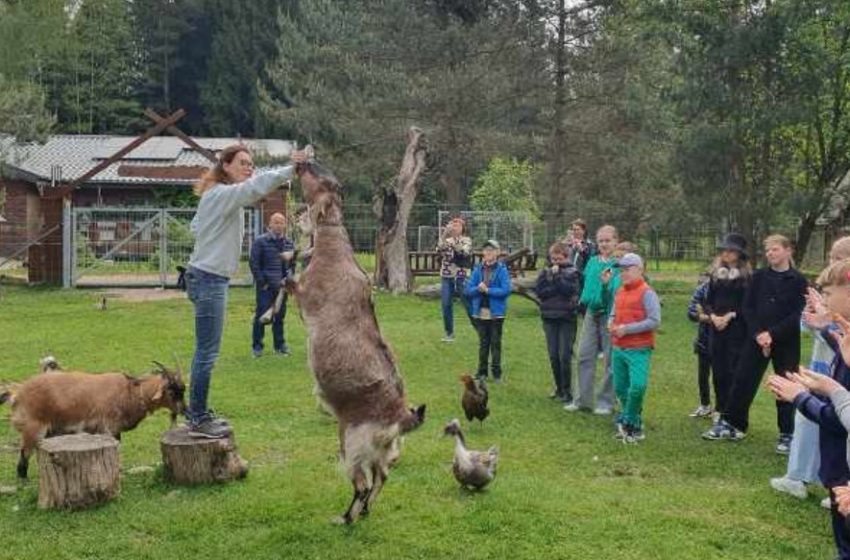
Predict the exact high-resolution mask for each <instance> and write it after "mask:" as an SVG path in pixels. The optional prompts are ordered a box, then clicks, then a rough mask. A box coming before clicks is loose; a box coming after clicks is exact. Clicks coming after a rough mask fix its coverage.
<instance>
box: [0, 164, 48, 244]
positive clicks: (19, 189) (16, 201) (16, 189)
mask: <svg viewBox="0 0 850 560" xmlns="http://www.w3.org/2000/svg"><path fill="white" fill-rule="evenodd" d="M0 189H2V190H3V191H4V192H5V194H6V206H5V210H4V211H3V217H4V218H6V222H5V223H3V224H0V257H3V256H7V255H10V254H12V253H13V252H15V250H17V249H18V248H20V247H23V245H24V244H25V243H26V241H27V239H30V238H32V237H33V236H35V235H36V234H37V232H38V230H39V226H40V224H39V223H38V222H37V221H36V222H33V219H32V216H33V212H32V209H33V208H32V207H33V206H37V204H38V202H37V191H36V190H35V186H33V185H31V184H30V183H25V182H23V181H11V180H3V181H2V182H0Z"/></svg>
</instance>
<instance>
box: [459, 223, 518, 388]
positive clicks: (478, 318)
mask: <svg viewBox="0 0 850 560" xmlns="http://www.w3.org/2000/svg"><path fill="white" fill-rule="evenodd" d="M482 250H483V252H484V259H483V261H482V262H481V264H479V265H477V266H476V267H475V270H473V271H472V276H471V277H470V279H469V283H468V284H467V285H466V288H465V293H466V297H467V298H468V300H469V307H470V313H471V315H472V318H473V319H474V320H475V325H476V328H477V330H478V374H477V377H478V378H479V379H485V378H486V377H487V363H488V361H489V360H490V359H491V358H492V363H491V366H490V372H491V373H492V374H493V380H494V381H495V382H496V383H499V382H501V380H502V325H503V323H504V322H505V312H506V311H507V304H508V296H509V295H510V294H511V275H510V273H509V272H508V267H507V266H505V264H504V263H503V262H500V261H499V260H498V257H499V250H500V247H499V243H498V242H497V241H495V240H493V239H490V240H488V241H487V242H486V243H485V244H484V246H483V247H482Z"/></svg>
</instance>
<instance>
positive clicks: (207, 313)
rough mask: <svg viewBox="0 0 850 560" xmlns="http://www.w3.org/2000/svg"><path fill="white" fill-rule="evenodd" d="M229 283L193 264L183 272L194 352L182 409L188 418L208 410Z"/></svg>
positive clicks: (200, 417) (195, 418) (194, 419)
mask: <svg viewBox="0 0 850 560" xmlns="http://www.w3.org/2000/svg"><path fill="white" fill-rule="evenodd" d="M229 283H230V279H229V278H226V277H224V276H219V275H218V274H212V273H209V272H204V271H203V270H199V269H197V268H194V267H190V268H189V270H188V271H187V272H186V292H187V295H188V296H189V301H191V302H192V304H193V305H194V306H195V355H194V357H193V358H192V380H191V387H190V389H189V409H188V410H187V411H186V416H187V417H188V418H189V420H190V421H192V422H200V421H202V420H203V419H204V418H205V417H206V416H207V415H208V413H209V410H208V408H207V397H208V395H209V390H210V377H211V376H212V370H213V366H214V365H215V361H216V359H217V358H218V352H219V348H220V347H221V335H222V333H223V332H224V315H225V312H226V310H227V286H228V284H229Z"/></svg>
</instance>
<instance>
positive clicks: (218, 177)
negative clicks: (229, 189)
mask: <svg viewBox="0 0 850 560" xmlns="http://www.w3.org/2000/svg"><path fill="white" fill-rule="evenodd" d="M239 152H245V153H246V154H250V153H251V152H249V151H248V146H246V145H244V144H233V145H231V146H228V147H226V148H224V149H223V150H221V151H220V152H219V154H218V162H217V163H216V164H215V165H213V166H212V167H210V168H209V169H207V170H206V171H205V172H204V174H203V175H201V178H200V179H198V182H197V183H195V184H194V186H193V187H192V190H193V191H194V193H195V196H198V197H201V196H204V193H205V192H207V189H209V188H210V187H212V186H213V185H215V184H218V183H229V182H230V177H229V176H228V175H227V173H225V171H224V164H225V163H227V164H229V163H232V162H233V158H235V157H236V154H238V153H239Z"/></svg>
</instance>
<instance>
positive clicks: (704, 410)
mask: <svg viewBox="0 0 850 560" xmlns="http://www.w3.org/2000/svg"><path fill="white" fill-rule="evenodd" d="M711 413H712V410H711V407H710V406H708V405H704V404H701V405H699V406H698V407H697V408H696V410H694V411H693V412H691V413H690V414H688V416H690V417H691V418H705V417H706V416H711Z"/></svg>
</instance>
